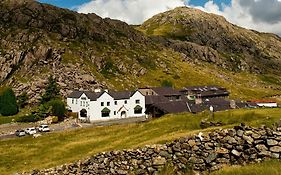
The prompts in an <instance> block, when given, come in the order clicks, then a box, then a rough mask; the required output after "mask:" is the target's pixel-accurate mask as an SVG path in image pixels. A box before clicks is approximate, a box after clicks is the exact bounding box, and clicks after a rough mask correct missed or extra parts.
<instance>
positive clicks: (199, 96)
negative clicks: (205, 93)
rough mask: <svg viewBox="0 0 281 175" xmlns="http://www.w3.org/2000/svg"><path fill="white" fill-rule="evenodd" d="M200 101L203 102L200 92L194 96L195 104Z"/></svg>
mask: <svg viewBox="0 0 281 175" xmlns="http://www.w3.org/2000/svg"><path fill="white" fill-rule="evenodd" d="M201 103H203V100H202V96H201V94H198V95H197V96H196V98H195V104H201Z"/></svg>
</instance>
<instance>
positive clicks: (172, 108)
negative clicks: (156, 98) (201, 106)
mask: <svg viewBox="0 0 281 175" xmlns="http://www.w3.org/2000/svg"><path fill="white" fill-rule="evenodd" d="M152 107H156V108H158V109H160V110H162V111H164V112H165V113H181V112H188V111H189V110H188V108H187V105H186V103H185V102H183V101H169V102H163V103H156V104H153V105H152Z"/></svg>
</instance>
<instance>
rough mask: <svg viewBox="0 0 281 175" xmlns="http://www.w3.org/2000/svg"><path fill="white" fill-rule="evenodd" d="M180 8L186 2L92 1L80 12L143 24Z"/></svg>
mask: <svg viewBox="0 0 281 175" xmlns="http://www.w3.org/2000/svg"><path fill="white" fill-rule="evenodd" d="M179 6H184V0H92V1H91V2H89V3H86V4H83V5H82V6H80V7H78V12H80V13H96V14H97V15H99V16H101V17H110V18H113V19H119V20H122V21H125V22H127V23H129V24H141V23H142V22H143V21H145V20H146V19H148V18H150V17H152V16H153V15H156V14H158V13H161V12H164V11H167V10H170V9H173V8H175V7H179Z"/></svg>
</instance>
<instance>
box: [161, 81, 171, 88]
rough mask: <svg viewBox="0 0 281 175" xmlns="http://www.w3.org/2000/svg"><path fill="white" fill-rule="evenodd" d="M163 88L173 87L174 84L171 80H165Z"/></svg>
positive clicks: (162, 84) (162, 83)
mask: <svg viewBox="0 0 281 175" xmlns="http://www.w3.org/2000/svg"><path fill="white" fill-rule="evenodd" d="M161 86H162V87H173V82H171V81H170V80H163V81H162V82H161Z"/></svg>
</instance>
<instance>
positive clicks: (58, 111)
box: [47, 100, 66, 121]
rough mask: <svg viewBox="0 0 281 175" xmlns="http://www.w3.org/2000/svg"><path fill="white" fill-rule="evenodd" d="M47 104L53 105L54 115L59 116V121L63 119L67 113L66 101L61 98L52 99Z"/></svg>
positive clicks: (52, 111)
mask: <svg viewBox="0 0 281 175" xmlns="http://www.w3.org/2000/svg"><path fill="white" fill-rule="evenodd" d="M47 106H49V107H51V113H52V115H54V116H57V117H58V118H59V121H62V120H63V118H64V114H65V113H66V108H65V104H64V102H62V101H61V100H52V101H50V102H48V103H47Z"/></svg>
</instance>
